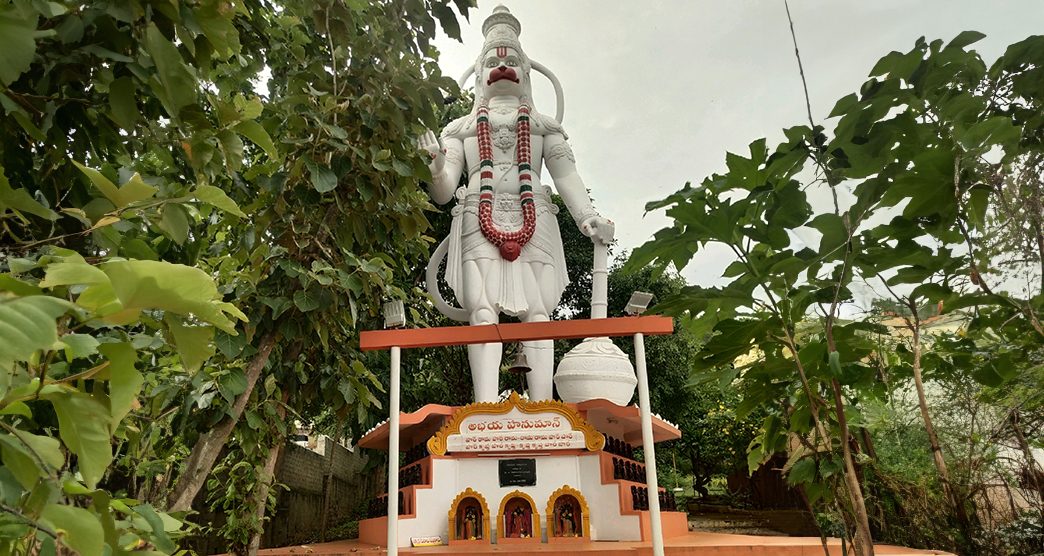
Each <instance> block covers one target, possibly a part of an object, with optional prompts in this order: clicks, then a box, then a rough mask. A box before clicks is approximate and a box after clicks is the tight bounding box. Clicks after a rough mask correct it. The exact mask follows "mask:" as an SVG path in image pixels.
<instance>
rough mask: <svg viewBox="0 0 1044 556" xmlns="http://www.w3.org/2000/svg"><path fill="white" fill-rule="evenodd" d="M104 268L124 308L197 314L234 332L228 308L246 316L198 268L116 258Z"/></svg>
mask: <svg viewBox="0 0 1044 556" xmlns="http://www.w3.org/2000/svg"><path fill="white" fill-rule="evenodd" d="M102 270H104V271H105V274H107V275H108V276H109V279H110V280H111V281H112V288H113V291H114V292H115V293H116V296H117V297H118V298H119V300H120V303H122V304H123V307H124V309H163V310H165V311H170V312H172V313H177V314H179V315H185V316H187V315H195V316H196V317H197V318H199V319H202V320H204V321H206V322H209V323H211V324H213V325H215V326H217V327H218V328H220V329H222V330H224V331H226V332H229V333H231V334H234V333H235V327H234V325H233V323H232V321H231V320H230V319H229V318H228V317H227V316H226V315H225V313H224V312H230V313H232V314H233V315H235V316H237V318H242V319H243V320H245V318H243V317H242V314H241V313H240V314H238V315H237V314H236V313H238V311H235V312H234V311H231V310H230V309H229V307H227V306H225V305H223V304H222V303H221V301H220V299H221V296H220V295H219V294H218V292H217V287H216V286H215V285H214V280H213V279H212V278H211V277H210V276H208V275H207V274H206V273H205V272H203V271H202V270H200V269H198V268H193V267H191V266H185V265H180V264H172V263H168V262H163V261H114V262H109V263H106V264H104V265H102Z"/></svg>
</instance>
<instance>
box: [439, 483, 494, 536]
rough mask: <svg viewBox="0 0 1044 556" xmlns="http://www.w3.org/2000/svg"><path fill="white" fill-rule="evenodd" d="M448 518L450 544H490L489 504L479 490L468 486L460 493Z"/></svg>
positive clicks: (452, 505) (451, 507)
mask: <svg viewBox="0 0 1044 556" xmlns="http://www.w3.org/2000/svg"><path fill="white" fill-rule="evenodd" d="M448 518H449V543H450V544H490V536H489V506H487V505H486V499H485V498H484V497H483V496H482V495H481V494H479V493H478V492H475V491H474V490H472V489H470V488H466V489H464V490H463V491H462V492H461V493H460V494H458V495H457V497H456V498H455V499H454V500H453V503H452V504H450V509H449V515H448Z"/></svg>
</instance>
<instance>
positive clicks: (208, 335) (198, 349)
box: [167, 318, 215, 372]
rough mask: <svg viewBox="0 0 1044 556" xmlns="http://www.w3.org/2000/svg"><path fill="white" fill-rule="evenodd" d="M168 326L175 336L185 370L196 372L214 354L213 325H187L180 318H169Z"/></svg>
mask: <svg viewBox="0 0 1044 556" xmlns="http://www.w3.org/2000/svg"><path fill="white" fill-rule="evenodd" d="M167 326H168V327H169V328H170V332H171V334H172V335H173V336H174V343H175V344H176V346H177V348H178V355H180V356H181V364H182V365H184V367H185V370H186V371H189V372H196V371H198V370H199V367H200V365H202V364H203V362H205V361H206V360H207V359H210V356H212V355H214V351H215V348H214V345H213V344H212V343H211V342H212V341H213V339H214V327H213V326H185V325H183V324H182V323H181V322H179V319H176V318H168V319H167Z"/></svg>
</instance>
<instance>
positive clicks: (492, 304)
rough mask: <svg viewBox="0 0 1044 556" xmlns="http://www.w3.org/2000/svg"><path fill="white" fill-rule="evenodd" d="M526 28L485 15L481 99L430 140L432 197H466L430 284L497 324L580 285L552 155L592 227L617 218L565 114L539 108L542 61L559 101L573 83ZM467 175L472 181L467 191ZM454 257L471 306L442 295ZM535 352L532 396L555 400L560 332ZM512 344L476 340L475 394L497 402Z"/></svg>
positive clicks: (566, 193)
mask: <svg viewBox="0 0 1044 556" xmlns="http://www.w3.org/2000/svg"><path fill="white" fill-rule="evenodd" d="M521 29H522V26H521V24H519V22H518V20H517V19H516V18H515V17H514V16H512V15H511V13H509V12H508V10H507V8H505V7H503V6H498V7H497V8H496V9H495V10H494V11H493V14H492V15H491V16H490V17H489V18H487V19H486V21H485V22H484V23H483V25H482V33H483V35H485V44H484V45H483V47H482V53H481V54H480V56H479V58H478V60H477V61H476V62H475V67H474V73H475V106H474V108H473V109H472V111H471V113H470V114H468V115H467V116H465V117H463V118H460V119H457V120H455V121H453V122H452V123H450V124H449V125H448V126H446V129H444V130H443V131H442V135H441V141H440V140H437V139H436V138H435V136H434V134H432V133H430V132H429V133H428V134H427V135H426V136H425V137H423V138H422V139H421V140H420V145H421V147H422V148H424V149H426V150H427V151H428V152H429V153H430V154H431V157H432V160H431V164H430V168H431V173H432V176H433V178H434V179H433V183H432V186H431V188H430V194H431V197H432V199H433V200H434V201H435V202H436V203H438V204H444V203H446V202H448V201H449V200H450V199H452V198H453V197H456V199H457V205H456V206H455V207H454V208H453V211H452V213H453V224H452V228H451V231H450V235H449V237H448V238H446V240H445V241H443V242H442V244H441V245H440V246H439V249H437V250H436V253H435V254H434V255H433V257H432V262H431V263H430V264H429V266H428V280H427V282H428V290H429V291H430V292H431V293H432V295H433V297H434V299H435V301H436V305H437V306H438V307H439V309H440V311H441V312H443V314H445V315H446V316H448V317H450V318H454V319H456V320H465V321H468V322H470V323H471V324H473V325H474V324H494V323H496V322H497V321H498V318H499V314H500V313H505V314H508V315H514V316H518V317H519V318H520V319H522V320H523V321H525V322H537V321H546V320H548V319H549V317H550V315H551V312H552V311H554V309H555V307H557V306H558V302H559V300H560V299H561V297H562V292H563V291H564V290H565V287H566V285H567V284H568V283H569V278H568V277H567V275H566V267H565V257H564V254H563V250H562V238H561V236H560V233H559V230H558V221H557V219H556V217H555V214H556V213H557V212H558V210H557V207H556V206H555V205H554V204H553V203H552V202H551V197H550V188H549V187H547V186H544V185H541V183H540V171H541V168H542V166H543V165H545V164H546V165H547V169H548V171H549V172H550V173H551V178H552V179H553V181H554V184H555V187H556V188H557V189H558V193H559V195H561V196H562V199H563V200H564V201H565V204H566V206H567V207H568V208H569V213H570V214H571V215H572V216H573V219H574V220H575V221H576V224H577V226H579V228H580V230H581V231H582V232H583V233H584V234H585V235H587V236H590V237H592V239H593V240H595V241H598V242H601V243H604V244H608V243H610V242H611V241H612V239H613V232H614V228H613V224H612V222H610V221H608V220H606V219H605V218H602V217H601V216H599V215H598V213H597V212H595V210H594V208H593V207H592V206H591V199H590V197H589V196H588V194H587V188H586V187H585V186H584V183H583V181H581V180H580V176H578V175H577V173H576V165H575V158H574V157H573V151H572V149H570V148H569V143H568V142H567V141H566V138H567V137H566V134H565V131H563V129H562V126H561V124H560V123H559V121H558V120H556V119H554V118H551V117H549V116H545V115H543V114H541V113H539V112H537V111H536V109H535V108H533V105H532V82H531V81H530V70H531V68H533V67H534V66H535V67H536V68H537V69H538V71H542V72H544V73H545V74H547V75H548V76H549V77H550V78H551V79H552V82H554V83H555V84H556V93H558V96H559V104H561V91H560V90H558V87H557V80H555V79H554V76H553V75H550V73H549V72H547V71H546V69H544V68H543V66H540V65H539V64H536V63H533V62H531V61H530V59H529V58H528V57H526V54H525V53H524V52H523V51H522V45H521V44H520V43H519V41H518V35H519V33H520V32H521ZM469 73H470V72H469ZM560 110H561V108H559V111H560ZM559 117H560V116H559ZM440 142H441V146H440ZM462 173H466V174H467V183H468V185H467V187H466V188H465V187H460V188H459V189H458V188H457V185H458V183H459V180H460V176H461V174H462ZM444 256H445V257H447V262H446V281H447V283H448V284H449V285H450V287H451V288H452V289H453V293H454V294H455V296H456V298H457V300H458V301H459V302H460V303H461V305H462V308H455V307H450V306H449V305H447V304H446V302H445V301H443V299H442V297H441V295H440V294H439V293H438V286H437V284H436V279H435V278H436V275H437V271H438V267H439V264H440V262H441V259H442V257H444ZM523 350H524V353H525V355H526V358H527V360H528V361H529V364H530V366H531V367H532V369H533V370H532V372H530V373H529V375H528V376H527V381H528V383H529V396H530V399H534V400H543V399H550V398H551V392H552V380H551V378H552V372H553V368H554V350H553V345H552V341H551V340H543V341H535V342H527V343H525V344H524V345H523ZM502 353H503V347H502V344H500V343H495V344H481V345H472V346H469V347H468V360H469V362H470V365H471V375H472V381H473V383H474V388H475V401H479V402H489V401H496V400H497V398H498V392H499V388H498V386H499V385H498V379H499V374H500V362H501V357H502Z"/></svg>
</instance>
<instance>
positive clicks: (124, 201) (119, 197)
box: [73, 160, 158, 208]
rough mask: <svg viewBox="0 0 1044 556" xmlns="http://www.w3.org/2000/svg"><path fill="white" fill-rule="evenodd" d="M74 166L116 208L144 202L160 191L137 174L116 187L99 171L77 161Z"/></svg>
mask: <svg viewBox="0 0 1044 556" xmlns="http://www.w3.org/2000/svg"><path fill="white" fill-rule="evenodd" d="M73 164H75V165H76V167H77V168H79V169H80V171H81V172H83V173H84V175H85V176H87V177H88V178H89V179H90V180H91V183H93V184H94V186H95V187H97V188H98V190H99V191H101V193H102V195H105V198H107V199H108V200H110V201H112V204H113V205H115V206H116V208H123V207H125V206H127V205H129V204H131V203H136V202H138V201H144V200H145V199H148V198H150V197H152V196H153V195H155V194H156V191H158V190H157V189H156V188H155V187H153V186H151V185H149V184H147V183H145V181H144V180H142V179H141V176H140V175H139V174H137V173H135V174H134V175H133V176H131V178H130V179H129V180H127V183H124V184H123V185H121V186H120V187H116V184H114V183H112V181H110V180H109V178H107V177H105V174H102V173H101V172H99V171H98V170H95V169H94V168H89V167H87V166H84V165H83V164H80V163H79V162H76V161H75V160H74V161H73Z"/></svg>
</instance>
